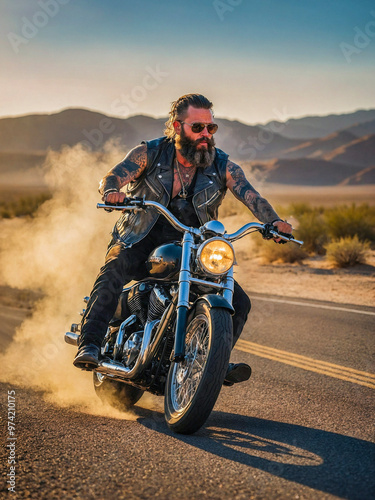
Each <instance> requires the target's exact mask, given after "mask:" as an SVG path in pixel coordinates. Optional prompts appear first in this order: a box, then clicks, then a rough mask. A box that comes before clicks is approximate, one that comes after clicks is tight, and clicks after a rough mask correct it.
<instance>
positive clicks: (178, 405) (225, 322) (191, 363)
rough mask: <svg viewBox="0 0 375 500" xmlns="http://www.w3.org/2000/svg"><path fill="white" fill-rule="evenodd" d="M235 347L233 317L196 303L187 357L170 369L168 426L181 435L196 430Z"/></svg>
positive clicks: (166, 403)
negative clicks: (232, 347)
mask: <svg viewBox="0 0 375 500" xmlns="http://www.w3.org/2000/svg"><path fill="white" fill-rule="evenodd" d="M231 346H232V318H231V315H230V313H229V312H228V311H227V310H226V309H215V308H212V309H211V308H210V306H209V305H208V304H207V303H206V302H205V301H201V302H199V303H198V304H197V306H196V308H195V312H194V316H193V318H192V319H191V320H190V322H189V323H188V326H187V329H186V340H185V354H186V356H185V359H184V361H182V362H180V363H172V364H171V367H170V369H169V374H168V379H167V384H166V391H165V400H164V411H165V419H166V421H167V423H168V426H169V427H170V428H171V429H172V430H173V431H174V432H178V433H182V434H192V433H193V432H196V431H197V430H198V429H199V428H200V427H201V426H202V425H203V424H204V423H205V421H206V420H207V418H208V416H209V415H210V413H211V410H212V408H213V407H214V405H215V402H216V400H217V398H218V396H219V393H220V389H221V387H222V384H223V380H224V377H225V374H226V370H227V367H228V363H229V356H230V351H231Z"/></svg>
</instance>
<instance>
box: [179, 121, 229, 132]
mask: <svg viewBox="0 0 375 500" xmlns="http://www.w3.org/2000/svg"><path fill="white" fill-rule="evenodd" d="M178 121H179V122H180V123H183V124H184V125H189V127H191V131H192V132H194V134H199V133H200V132H202V130H204V129H205V128H206V127H207V132H208V133H209V134H214V133H215V132H217V129H218V128H219V125H217V124H216V123H199V122H197V123H187V122H183V121H181V120H178Z"/></svg>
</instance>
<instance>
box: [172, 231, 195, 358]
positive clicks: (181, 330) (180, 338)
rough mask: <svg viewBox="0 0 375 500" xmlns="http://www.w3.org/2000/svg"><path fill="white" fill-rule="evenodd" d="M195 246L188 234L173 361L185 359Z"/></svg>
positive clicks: (185, 241) (180, 281) (184, 246)
mask: <svg viewBox="0 0 375 500" xmlns="http://www.w3.org/2000/svg"><path fill="white" fill-rule="evenodd" d="M193 245H194V239H193V235H192V234H190V233H188V232H186V233H185V234H184V237H183V239H182V257H181V269H180V274H179V278H178V303H177V320H176V334H175V340H174V356H173V361H176V362H179V361H182V360H183V359H184V358H185V335H186V323H187V315H188V311H189V297H190V278H191V273H190V259H191V253H192V249H193Z"/></svg>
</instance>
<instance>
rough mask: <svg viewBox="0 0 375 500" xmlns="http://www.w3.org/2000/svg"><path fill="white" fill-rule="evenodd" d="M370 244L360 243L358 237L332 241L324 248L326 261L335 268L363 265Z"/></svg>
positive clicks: (366, 242)
mask: <svg viewBox="0 0 375 500" xmlns="http://www.w3.org/2000/svg"><path fill="white" fill-rule="evenodd" d="M369 247H370V243H369V242H368V241H360V240H359V238H358V236H357V235H355V236H346V237H345V238H340V239H339V240H335V241H332V242H331V243H329V244H328V245H327V246H326V250H327V260H329V261H330V262H332V263H333V264H334V265H335V266H336V267H351V266H355V265H356V264H365V263H366V256H367V252H368V250H369Z"/></svg>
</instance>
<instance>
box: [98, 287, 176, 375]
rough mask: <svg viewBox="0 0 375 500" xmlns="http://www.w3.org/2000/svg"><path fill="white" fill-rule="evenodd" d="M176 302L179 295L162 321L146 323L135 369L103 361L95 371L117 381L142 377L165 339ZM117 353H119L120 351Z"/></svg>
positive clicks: (168, 308)
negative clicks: (166, 329)
mask: <svg viewBox="0 0 375 500" xmlns="http://www.w3.org/2000/svg"><path fill="white" fill-rule="evenodd" d="M176 301H177V295H176V296H175V298H174V300H173V301H172V302H171V303H170V304H169V306H168V307H167V309H166V310H165V311H164V313H163V316H162V317H161V319H160V320H159V319H156V320H153V321H150V322H149V323H146V325H145V329H144V334H143V340H142V345H141V350H140V353H139V355H138V358H137V361H136V362H135V365H134V366H133V368H128V367H126V366H124V365H123V364H121V363H118V362H115V361H109V362H108V361H101V362H100V363H99V365H98V366H97V367H96V368H95V371H96V372H98V373H102V374H103V375H109V376H110V377H116V379H117V380H119V379H123V380H132V379H134V378H136V377H137V376H138V375H140V374H141V373H142V371H143V370H144V369H145V368H146V367H147V366H148V365H149V363H150V362H151V360H152V358H153V357H154V355H155V353H156V351H157V349H158V347H159V345H160V341H161V339H162V338H163V335H164V332H165V328H166V327H167V325H168V323H169V320H170V317H171V315H172V314H173V312H174V310H175V306H176ZM155 328H156V332H155V335H154V338H153V339H152V334H153V331H154V329H155ZM120 330H121V327H120ZM123 334H124V332H123ZM151 339H152V340H151ZM118 348H119V346H118ZM117 352H119V350H118V351H117Z"/></svg>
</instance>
